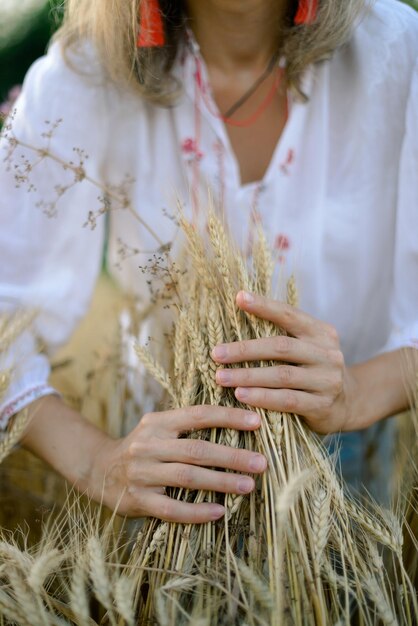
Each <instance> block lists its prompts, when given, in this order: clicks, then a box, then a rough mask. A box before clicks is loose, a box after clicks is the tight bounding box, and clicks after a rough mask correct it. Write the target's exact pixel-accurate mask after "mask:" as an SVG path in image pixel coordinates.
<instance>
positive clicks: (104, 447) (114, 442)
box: [77, 433, 120, 506]
mask: <svg viewBox="0 0 418 626" xmlns="http://www.w3.org/2000/svg"><path fill="white" fill-rule="evenodd" d="M102 434H103V435H104V436H103V437H102V438H101V439H100V440H98V441H97V443H96V444H95V446H94V447H93V449H92V453H91V457H90V464H89V467H88V468H86V471H85V473H84V474H83V476H81V477H80V481H79V483H78V484H77V487H78V489H79V490H80V491H83V492H86V493H87V494H88V495H89V497H91V498H92V499H93V500H95V501H96V502H103V503H104V504H106V505H108V506H110V502H109V501H108V500H109V498H108V495H109V492H110V491H111V487H112V483H113V482H114V476H113V474H114V471H115V461H116V458H117V449H118V447H119V443H120V441H119V440H118V439H112V438H111V437H110V436H109V435H106V434H105V433H102Z"/></svg>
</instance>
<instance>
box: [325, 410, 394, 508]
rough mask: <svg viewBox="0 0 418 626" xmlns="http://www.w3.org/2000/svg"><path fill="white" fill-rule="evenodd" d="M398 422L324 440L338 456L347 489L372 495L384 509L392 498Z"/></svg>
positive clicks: (381, 423) (391, 420)
mask: <svg viewBox="0 0 418 626" xmlns="http://www.w3.org/2000/svg"><path fill="white" fill-rule="evenodd" d="M395 440H396V421H395V420H394V419H388V420H382V421H380V422H378V423H376V424H374V425H373V426H371V427H370V428H368V429H367V430H362V431H356V432H352V433H343V434H341V435H331V436H329V437H327V438H326V439H325V441H324V443H325V445H326V446H327V448H328V450H329V452H330V454H332V455H335V457H336V462H337V467H338V466H339V467H340V468H341V473H342V476H343V479H344V480H345V482H346V483H347V487H348V488H349V489H350V491H352V492H353V493H354V494H355V495H356V496H361V495H365V494H366V493H367V492H368V493H370V494H371V495H372V496H373V498H374V499H375V500H377V502H378V503H379V504H381V505H382V506H388V505H389V504H390V502H391V498H392V484H393V471H394V455H395Z"/></svg>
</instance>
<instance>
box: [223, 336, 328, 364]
mask: <svg viewBox="0 0 418 626" xmlns="http://www.w3.org/2000/svg"><path fill="white" fill-rule="evenodd" d="M328 353H329V351H328V350H324V349H323V348H320V347H319V346H316V345H314V344H312V343H308V342H306V341H302V340H301V339H295V338H294V337H287V336H278V337H264V338H262V339H249V340H247V341H236V342H234V343H224V344H221V345H219V346H216V347H215V348H214V349H213V350H212V357H213V359H214V360H215V361H217V362H219V363H242V362H244V361H247V362H250V361H286V362H290V363H298V364H300V365H314V364H320V363H327V362H328V361H329V354H328Z"/></svg>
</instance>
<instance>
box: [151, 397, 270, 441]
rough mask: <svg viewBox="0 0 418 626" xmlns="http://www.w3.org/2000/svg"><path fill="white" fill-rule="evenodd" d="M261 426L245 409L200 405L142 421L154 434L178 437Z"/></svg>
mask: <svg viewBox="0 0 418 626" xmlns="http://www.w3.org/2000/svg"><path fill="white" fill-rule="evenodd" d="M260 424H261V421H260V416H259V415H257V413H253V412H251V411H246V410H244V409H235V408H227V407H222V406H211V405H198V406H191V407H186V408H184V409H175V410H173V411H164V412H162V413H149V414H147V415H144V417H143V418H142V420H141V427H142V428H148V427H149V429H150V431H152V433H153V434H155V433H156V430H158V431H162V430H164V432H165V433H168V434H170V435H171V436H173V437H178V435H179V434H180V433H184V432H188V431H191V430H203V429H205V428H230V429H232V430H254V429H256V428H259V426H260Z"/></svg>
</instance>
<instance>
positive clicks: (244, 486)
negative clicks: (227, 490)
mask: <svg viewBox="0 0 418 626" xmlns="http://www.w3.org/2000/svg"><path fill="white" fill-rule="evenodd" d="M237 486H238V491H239V493H250V491H252V490H253V489H254V480H253V479H252V478H250V477H249V476H243V477H242V478H240V479H239V481H238V485H237Z"/></svg>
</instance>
